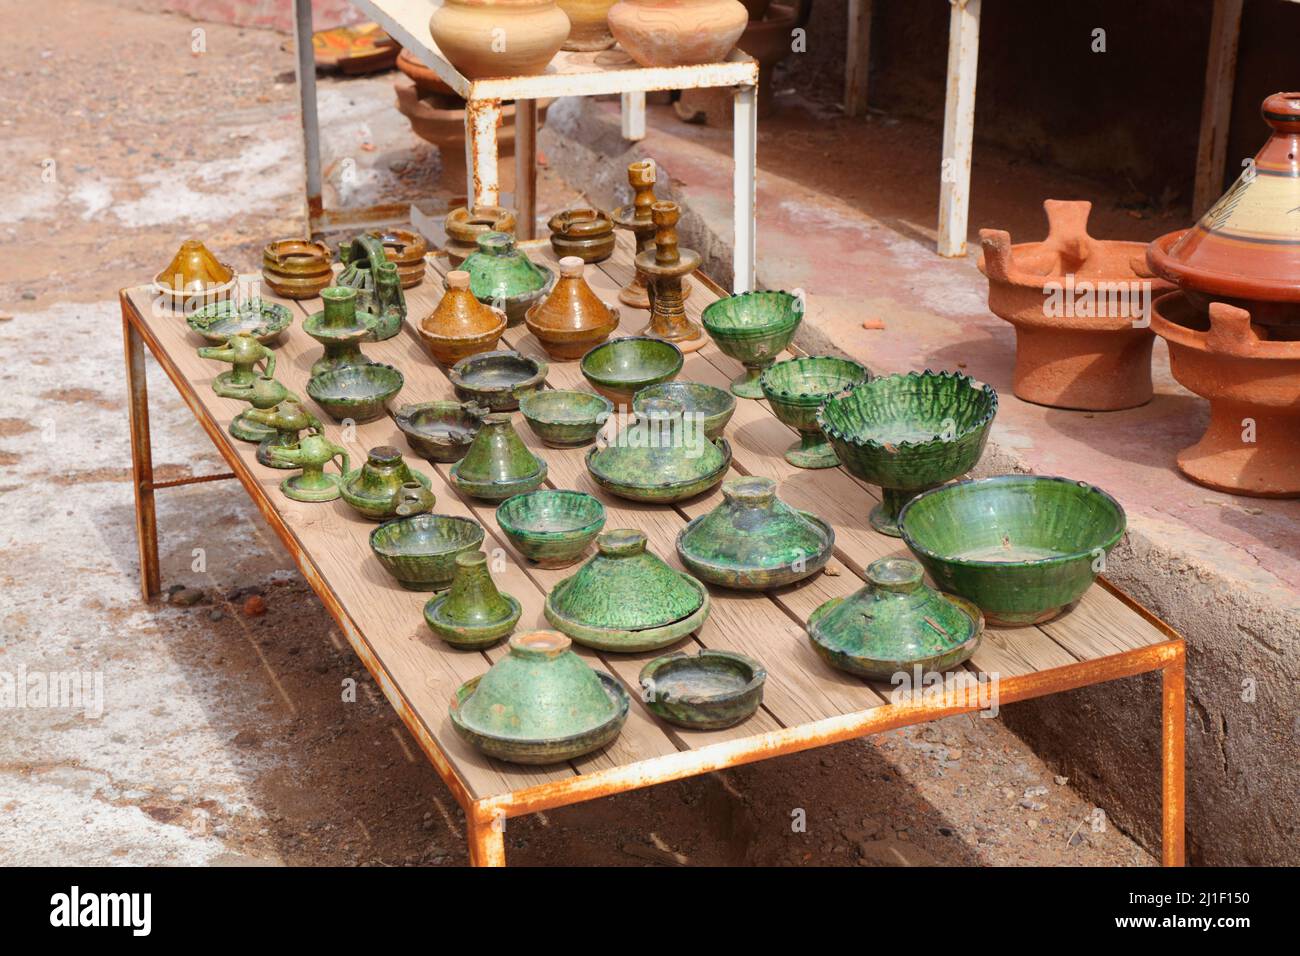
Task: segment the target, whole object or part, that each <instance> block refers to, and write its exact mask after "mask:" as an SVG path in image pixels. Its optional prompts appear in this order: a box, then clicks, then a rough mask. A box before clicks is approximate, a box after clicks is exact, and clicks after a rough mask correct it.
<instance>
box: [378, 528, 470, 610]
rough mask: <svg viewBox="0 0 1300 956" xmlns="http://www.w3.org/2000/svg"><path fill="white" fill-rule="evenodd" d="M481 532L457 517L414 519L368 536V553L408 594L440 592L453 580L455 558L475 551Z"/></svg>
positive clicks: (380, 529) (449, 585)
mask: <svg viewBox="0 0 1300 956" xmlns="http://www.w3.org/2000/svg"><path fill="white" fill-rule="evenodd" d="M482 545H483V528H482V527H481V526H480V525H479V523H478V522H477V521H471V520H470V519H469V518H461V517H459V516H457V515H434V514H424V515H415V516H414V517H411V518H399V519H398V520H396V521H387V522H385V523H384V524H381V525H380V526H379V527H378V528H376V529H375V530H374V531H372V532H370V550H371V551H373V552H374V553H375V557H377V558H378V559H379V563H380V564H382V565H383V566H384V569H385V570H386V571H388V573H389V574H391V575H392V576H393V577H394V578H396V579H397V583H398V584H400V585H401V586H402V587H404V588H406V589H407V590H408V591H441V590H442V589H444V588H449V587H451V582H452V579H453V578H454V577H455V576H456V555H458V554H460V553H461V552H463V551H477V550H478V549H479V548H480V547H482Z"/></svg>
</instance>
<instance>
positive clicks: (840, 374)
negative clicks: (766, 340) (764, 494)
mask: <svg viewBox="0 0 1300 956" xmlns="http://www.w3.org/2000/svg"><path fill="white" fill-rule="evenodd" d="M870 380H871V372H870V370H869V369H868V368H867V367H866V366H865V365H862V364H861V363H859V362H855V361H853V360H852V359H845V358H840V357H839V356H837V355H806V356H804V357H802V358H795V359H787V360H786V361H784V362H777V363H776V364H775V365H773V366H772V367H771V368H769V369H768V370H767V371H765V372H764V373H763V374H762V375H760V376H759V380H758V384H759V387H760V388H761V389H762V390H763V397H764V398H766V399H767V404H768V405H769V406H770V407H771V409H772V414H774V415H775V416H776V417H777V418H779V419H780V420H781V421H782V422H784V423H785V424H786V425H789V426H790V427H791V428H793V429H794V430H795V431H797V432H798V433H799V440H798V441H797V442H795V443H794V444H793V445H791V446H790V447H789V448H788V449H786V452H785V460H786V461H788V462H789V463H790V464H792V465H794V466H795V467H797V468H835V467H837V466H838V465H839V463H840V460H839V459H838V458H836V457H835V449H833V448H832V447H831V446H830V444H829V443H828V442H827V441H826V436H825V435H823V434H822V430H821V426H820V425H818V424H817V409H819V408H821V406H822V403H823V402H825V401H826V399H828V398H830V397H831V396H832V395H837V394H839V393H840V392H842V391H844V390H845V389H847V388H852V387H853V386H854V385H861V384H862V383H863V382H868V381H870Z"/></svg>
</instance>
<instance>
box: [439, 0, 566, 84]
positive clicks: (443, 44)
mask: <svg viewBox="0 0 1300 956" xmlns="http://www.w3.org/2000/svg"><path fill="white" fill-rule="evenodd" d="M429 32H430V33H431V34H432V35H433V40H434V42H435V43H437V44H438V49H439V50H441V51H442V52H443V54H444V55H445V56H446V57H447V60H448V61H449V62H450V63H451V65H452V66H454V67H455V68H456V69H458V70H460V72H461V73H463V74H465V76H467V77H469V78H470V79H471V80H477V79H484V78H486V77H492V76H528V75H532V74H535V73H542V72H544V71H545V69H546V65H547V64H548V63H550V62H551V58H552V57H554V56H555V54H556V53H558V52H559V50H560V46H561V45H562V44H563V43H564V41H565V40H566V39H567V38H568V36H569V18H568V17H567V16H566V15H565V13H564V11H563V10H561V9H560V8H559V7H558V6H556V4H555V0H444V2H443V5H442V6H440V7H438V9H436V10H434V11H433V16H432V17H430V18H429Z"/></svg>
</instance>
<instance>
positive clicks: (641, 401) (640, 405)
mask: <svg viewBox="0 0 1300 956" xmlns="http://www.w3.org/2000/svg"><path fill="white" fill-rule="evenodd" d="M659 398H669V399H674V400H676V401H678V402H681V404H682V409H683V412H684V413H685V414H686V415H687V416H688V417H689V416H693V415H700V416H703V420H702V421H701V425H702V426H703V428H704V437H705V438H717V437H718V436H719V435H721V434H722V432H723V429H725V428H726V427H727V422H729V421H731V416H732V415H734V414H735V413H736V399H735V396H733V395H732V394H731V393H730V392H728V391H727V390H726V389H725V388H718V387H717V386H716V385H705V384H704V383H703V382H660V383H659V384H658V385H647V386H646V387H645V388H643V389H641V390H640V391H639V392H637V393H636V394H635V395H634V396H632V411H634V412H644V411H645V403H646V402H647V401H652V400H654V399H659Z"/></svg>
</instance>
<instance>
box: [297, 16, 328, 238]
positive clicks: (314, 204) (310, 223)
mask: <svg viewBox="0 0 1300 956" xmlns="http://www.w3.org/2000/svg"><path fill="white" fill-rule="evenodd" d="M311 35H312V19H311V0H294V2H293V48H294V50H295V51H296V52H297V54H298V59H297V63H296V64H295V67H296V71H297V75H298V108H299V110H301V115H302V152H303V165H304V168H305V173H306V181H307V233H308V235H310V234H311V233H313V232H314V231H315V229H316V224H317V221H318V220H319V219H320V217H321V215H322V213H323V212H324V211H325V201H324V199H323V190H322V187H321V167H320V119H319V117H318V116H317V115H316V54H315V51H314V50H313V49H312V45H311Z"/></svg>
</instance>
